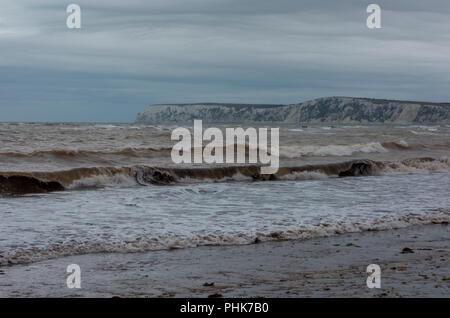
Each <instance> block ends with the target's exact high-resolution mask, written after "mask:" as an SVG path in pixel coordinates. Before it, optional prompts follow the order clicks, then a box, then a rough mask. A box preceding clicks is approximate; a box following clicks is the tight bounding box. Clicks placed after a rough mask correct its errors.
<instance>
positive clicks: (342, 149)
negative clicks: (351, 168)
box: [280, 140, 409, 159]
mask: <svg viewBox="0 0 450 318" xmlns="http://www.w3.org/2000/svg"><path fill="white" fill-rule="evenodd" d="M408 148H409V145H408V143H407V142H406V141H404V140H397V141H387V142H367V143H359V144H352V145H326V146H317V145H308V146H285V147H283V146H281V147H280V157H287V158H291V159H292V158H301V157H325V156H351V155H353V154H355V153H377V152H378V153H384V152H389V149H397V150H398V149H408Z"/></svg>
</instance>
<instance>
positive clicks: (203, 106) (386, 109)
mask: <svg viewBox="0 0 450 318" xmlns="http://www.w3.org/2000/svg"><path fill="white" fill-rule="evenodd" d="M194 119H202V120H203V121H204V122H207V123H242V122H286V123H320V122H323V123H395V124H408V123H417V124H449V123H450V103H429V102H414V101H396V100H384V99H369V98H354V97H325V98H318V99H314V100H311V101H307V102H303V103H299V104H291V105H265V104H262V105H261V104H219V103H198V104H170V105H169V104H167V105H150V106H148V107H146V108H145V109H144V110H143V111H141V112H140V113H139V114H138V115H137V117H136V122H137V123H148V124H158V123H188V122H192V121H193V120H194Z"/></svg>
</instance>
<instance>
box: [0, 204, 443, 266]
mask: <svg viewBox="0 0 450 318" xmlns="http://www.w3.org/2000/svg"><path fill="white" fill-rule="evenodd" d="M449 220H450V212H449V211H448V210H444V209H440V210H435V211H430V212H428V213H424V214H423V215H418V214H408V215H404V216H400V217H389V216H385V217H382V218H379V219H375V220H372V221H370V222H368V223H360V222H346V221H337V222H336V223H334V224H329V223H319V224H314V225H309V226H303V227H300V228H291V229H283V230H278V231H277V230H270V231H267V232H263V231H256V232H251V233H250V232H249V233H233V232H231V233H226V232H224V233H220V234H218V233H217V232H215V233H204V234H192V235H162V236H158V237H135V238H131V239H128V240H122V241H112V242H107V241H86V240H84V241H69V242H64V243H57V244H52V245H50V246H48V247H46V248H37V247H33V248H23V249H20V250H14V251H12V252H10V253H7V252H2V254H0V266H11V265H16V264H28V263H33V262H37V261H42V260H47V259H54V258H58V257H64V256H73V255H83V254H92V253H136V252H148V251H155V250H171V249H181V248H194V247H199V246H224V245H245V244H255V243H260V242H267V241H283V240H299V239H310V238H315V237H326V236H332V235H338V234H344V233H353V232H364V231H381V230H391V229H399V228H405V227H409V226H413V225H425V224H448V223H449Z"/></svg>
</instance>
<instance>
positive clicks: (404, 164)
mask: <svg viewBox="0 0 450 318" xmlns="http://www.w3.org/2000/svg"><path fill="white" fill-rule="evenodd" d="M448 171H450V159H449V157H443V158H441V159H433V158H414V159H406V160H400V161H394V162H389V161H374V160H351V161H346V162H340V163H331V164H318V165H304V166H296V167H280V168H279V169H278V172H277V173H276V174H269V175H265V174H261V166H257V165H246V166H227V167H212V168H159V167H148V166H133V167H121V168H117V167H97V168H95V167H94V168H76V169H72V170H65V171H55V172H23V173H20V172H4V173H0V194H25V193H39V192H50V191H62V190H66V189H80V188H89V187H98V186H110V185H121V186H124V185H125V186H131V185H169V184H174V183H180V182H226V181H268V180H272V181H274V180H317V179H324V178H327V177H354V176H370V175H382V174H401V173H429V172H448Z"/></svg>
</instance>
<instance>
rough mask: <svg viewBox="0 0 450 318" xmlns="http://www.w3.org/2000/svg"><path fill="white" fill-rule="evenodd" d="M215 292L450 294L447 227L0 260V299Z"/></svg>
mask: <svg viewBox="0 0 450 318" xmlns="http://www.w3.org/2000/svg"><path fill="white" fill-rule="evenodd" d="M405 248H408V249H410V250H405V251H403V249H405ZM402 251H403V252H402ZM72 263H75V264H78V265H79V266H80V267H81V289H69V288H67V285H66V278H67V275H68V274H67V273H66V267H67V266H68V265H69V264H72ZM369 264H378V265H379V266H380V267H381V271H382V272H381V288H380V289H369V288H367V286H366V279H367V275H368V274H367V273H366V268H367V266H368V265H369ZM205 283H206V284H205ZM212 294H220V295H223V297H450V228H449V226H448V225H445V224H436V225H425V226H414V227H409V228H406V229H399V230H389V231H379V232H365V233H350V234H343V235H337V236H333V237H327V238H315V239H309V240H303V241H302V240H298V241H284V242H267V243H259V244H253V245H246V246H228V247H223V246H222V247H218V246H211V247H199V248H189V249H182V250H172V251H156V252H155V251H154V252H148V253H128V254H90V255H80V256H70V257H62V258H58V259H53V260H47V261H42V262H38V263H33V264H29V265H15V266H10V267H0V297H112V296H119V297H207V296H209V295H212Z"/></svg>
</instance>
